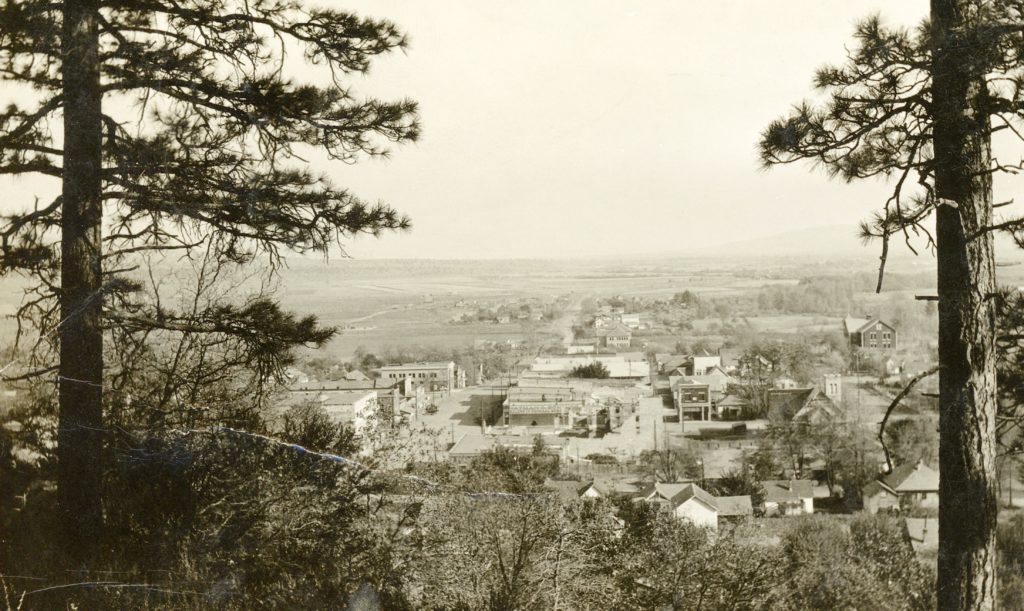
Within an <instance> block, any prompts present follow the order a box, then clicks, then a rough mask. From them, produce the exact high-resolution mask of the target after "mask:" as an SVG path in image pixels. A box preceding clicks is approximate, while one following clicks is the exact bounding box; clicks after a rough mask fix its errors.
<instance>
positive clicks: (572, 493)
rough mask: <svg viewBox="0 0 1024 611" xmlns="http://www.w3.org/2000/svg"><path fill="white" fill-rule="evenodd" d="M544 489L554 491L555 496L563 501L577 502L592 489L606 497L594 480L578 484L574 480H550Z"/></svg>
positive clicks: (545, 483)
mask: <svg viewBox="0 0 1024 611" xmlns="http://www.w3.org/2000/svg"><path fill="white" fill-rule="evenodd" d="M544 487H545V488H548V489H550V490H552V491H554V492H555V494H556V495H558V497H559V498H561V499H562V500H563V501H573V500H576V499H578V498H580V497H582V496H583V494H584V493H586V491H587V490H590V489H591V488H593V489H595V490H596V491H597V493H598V494H599V495H600V496H604V492H603V491H602V490H601V489H600V488H598V487H597V486H595V485H594V482H593V480H591V481H586V482H577V481H574V480H555V479H548V480H545V482H544Z"/></svg>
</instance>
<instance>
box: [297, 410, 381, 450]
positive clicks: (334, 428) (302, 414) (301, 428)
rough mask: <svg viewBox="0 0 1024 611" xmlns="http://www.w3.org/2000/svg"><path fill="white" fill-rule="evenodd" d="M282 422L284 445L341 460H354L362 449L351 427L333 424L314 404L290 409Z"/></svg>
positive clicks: (323, 411) (324, 412) (337, 423)
mask: <svg viewBox="0 0 1024 611" xmlns="http://www.w3.org/2000/svg"><path fill="white" fill-rule="evenodd" d="M282 420H283V422H282V431H281V438H282V439H283V440H285V441H290V442H292V443H295V444H298V445H300V446H303V447H306V448H309V449H311V450H317V451H321V452H331V453H333V454H338V455H340V456H355V455H357V454H358V453H359V450H360V449H361V448H362V444H360V442H359V440H358V438H357V437H356V434H355V430H353V428H352V427H351V426H349V425H347V424H344V423H339V422H334V421H332V420H331V418H330V416H328V415H327V412H326V411H325V410H324V408H322V407H320V406H319V405H317V404H315V403H304V404H302V405H296V406H295V407H292V408H290V409H289V410H288V411H287V412H285V414H284V417H283V418H282Z"/></svg>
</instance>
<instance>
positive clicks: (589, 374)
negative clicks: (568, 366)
mask: <svg viewBox="0 0 1024 611" xmlns="http://www.w3.org/2000/svg"><path fill="white" fill-rule="evenodd" d="M609 375H611V372H609V371H608V367H607V366H606V365H605V364H604V363H602V362H601V361H594V362H593V363H588V364H586V365H577V366H575V367H573V368H572V371H570V372H569V377H570V378H590V379H598V380H604V379H607V378H608V376H609Z"/></svg>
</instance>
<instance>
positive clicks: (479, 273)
mask: <svg viewBox="0 0 1024 611" xmlns="http://www.w3.org/2000/svg"><path fill="white" fill-rule="evenodd" d="M836 265H837V263H836V262H820V261H799V260H793V261H762V260H755V259H749V260H743V259H717V258H706V259H693V258H689V259H682V258H665V259H658V258H653V257H647V258H644V259H636V260H601V259H592V260H588V259H577V260H560V261H543V260H497V261H487V260H484V261H480V260H476V261H472V260H470V261H436V260H394V261H386V260H365V261H361V260H351V259H336V260H331V261H330V262H324V261H321V260H311V259H302V258H298V259H293V260H290V261H289V262H288V265H287V267H285V268H284V269H283V271H282V274H281V277H280V281H279V289H280V290H279V293H278V297H279V298H280V299H281V300H282V302H283V303H284V305H285V306H286V307H288V308H289V309H292V310H294V311H296V312H299V313H304V314H314V315H317V316H318V317H319V318H320V319H321V321H322V322H323V323H325V324H328V325H333V326H337V327H339V328H340V329H342V333H340V334H339V336H338V337H337V338H336V339H335V340H334V341H332V342H331V343H330V344H329V345H328V347H327V348H326V351H327V352H328V353H329V354H331V355H334V356H337V357H339V358H343V359H344V358H348V357H349V356H351V354H352V353H353V352H354V351H355V350H356V348H358V347H363V348H365V349H367V350H370V351H382V350H386V349H388V348H396V349H397V348H408V347H415V346H420V347H436V348H444V349H447V348H461V347H464V346H467V345H472V344H473V342H474V341H475V340H477V339H483V340H491V341H498V342H503V341H505V340H509V339H511V340H514V341H522V340H533V341H536V342H545V341H547V340H549V339H552V340H553V339H557V338H558V337H560V336H561V335H562V334H563V333H564V331H563V330H562V329H560V328H558V326H557V325H554V324H550V323H530V322H526V321H517V322H513V323H511V324H504V325H500V324H488V323H473V324H450V323H449V322H448V321H449V320H450V319H451V318H452V317H453V316H455V315H457V314H460V313H462V312H466V311H467V310H470V309H472V307H493V306H496V305H500V304H502V303H506V302H509V301H511V300H515V299H520V298H529V297H536V298H539V299H541V300H542V301H544V302H550V301H552V300H554V299H555V298H556V297H558V296H565V297H568V298H569V300H570V301H574V302H578V300H579V299H581V298H583V297H584V296H596V297H607V296H612V295H621V296H623V297H627V298H628V297H631V296H642V297H646V298H664V297H668V296H671V295H673V294H675V293H678V292H682V291H684V290H689V291H692V292H695V293H697V294H699V295H702V296H707V297H717V296H728V295H733V294H741V293H746V292H750V291H754V290H757V289H758V288H760V287H763V286H766V285H772V284H793V283H794V282H796V281H797V280H798V279H799V278H800V277H803V276H806V275H809V274H815V273H835V271H836V269H837V267H836ZM871 265H873V263H871V262H870V261H860V262H847V263H844V264H842V266H841V268H842V269H844V270H854V269H856V270H864V269H870V266H871ZM23 286H24V283H23V282H18V281H16V280H12V279H9V278H6V279H3V280H0V315H9V314H12V313H13V312H14V311H15V309H16V308H17V305H18V303H19V302H20V299H21V289H22V287H23ZM244 296H245V295H244V289H242V290H239V291H237V292H235V293H234V294H233V297H235V298H238V299H242V298H244ZM460 301H464V302H471V304H473V305H471V306H470V307H468V308H467V307H463V308H459V307H457V306H456V304H457V302H460ZM718 323H720V321H716V320H714V319H708V320H701V321H697V323H696V325H695V326H696V328H695V329H694V331H693V332H692V333H688V334H687V336H689V337H690V338H691V339H692V338H694V337H705V338H707V339H709V340H712V341H714V340H715V339H718V340H721V339H722V338H721V337H719V336H718V335H717V334H716V332H715V330H713V328H712V327H713V326H714V325H715V324H718ZM837 323H838V321H835V320H833V319H831V318H828V317H821V316H772V317H758V318H751V319H749V324H750V327H751V329H752V330H757V331H765V332H782V333H801V332H806V331H811V330H823V329H825V328H829V327H831V326H832V325H834V324H837ZM559 324H564V323H559ZM734 326H735V325H734ZM13 329H14V327H13V324H12V323H11V321H9V320H0V338H3V339H6V340H8V341H9V339H10V337H11V336H12V334H13ZM642 341H651V342H653V343H663V342H669V341H670V343H669V345H670V346H671V345H674V343H675V342H674V337H673V336H671V335H666V336H662V337H651V338H650V340H647V339H645V340H642Z"/></svg>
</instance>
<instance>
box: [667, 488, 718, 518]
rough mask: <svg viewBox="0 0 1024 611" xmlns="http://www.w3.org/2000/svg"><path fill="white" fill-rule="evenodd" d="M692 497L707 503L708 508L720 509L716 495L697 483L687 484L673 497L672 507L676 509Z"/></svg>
mask: <svg viewBox="0 0 1024 611" xmlns="http://www.w3.org/2000/svg"><path fill="white" fill-rule="evenodd" d="M690 499H696V500H697V501H699V502H700V503H702V504H704V505H706V506H707V507H708V509H713V510H715V511H718V505H717V504H716V503H715V497H713V496H711V495H710V494H709V493H708V492H707V491H706V490H704V489H703V488H701V487H700V486H698V485H697V484H686V485H685V486H684V487H683V489H682V490H680V491H679V492H678V493H677V494H676V495H675V496H674V497H672V499H671V502H672V508H673V509H675V508H676V507H679V506H680V505H682V504H683V503H685V502H687V501H689V500H690Z"/></svg>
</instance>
